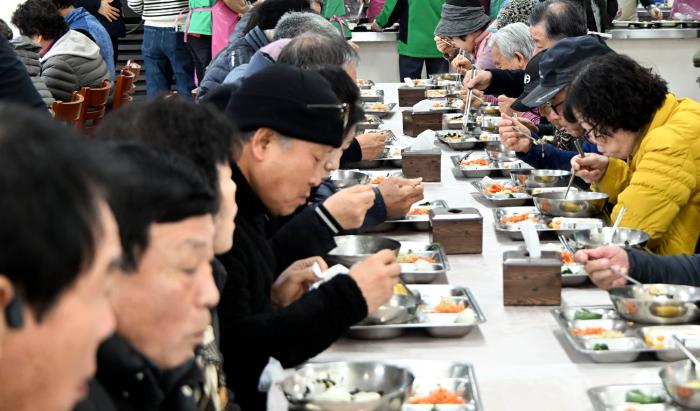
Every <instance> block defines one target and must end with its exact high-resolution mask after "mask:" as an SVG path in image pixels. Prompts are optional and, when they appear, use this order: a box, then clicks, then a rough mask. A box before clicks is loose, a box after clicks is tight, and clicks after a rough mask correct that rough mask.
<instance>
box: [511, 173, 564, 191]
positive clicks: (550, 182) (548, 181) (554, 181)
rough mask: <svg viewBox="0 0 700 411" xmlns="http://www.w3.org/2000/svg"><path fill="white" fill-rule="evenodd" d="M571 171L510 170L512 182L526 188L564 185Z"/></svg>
mask: <svg viewBox="0 0 700 411" xmlns="http://www.w3.org/2000/svg"><path fill="white" fill-rule="evenodd" d="M569 177H571V173H570V172H569V171H566V170H516V171H511V173H510V178H511V180H513V183H515V184H519V185H524V186H525V187H526V188H545V187H566V185H567V183H568V182H569Z"/></svg>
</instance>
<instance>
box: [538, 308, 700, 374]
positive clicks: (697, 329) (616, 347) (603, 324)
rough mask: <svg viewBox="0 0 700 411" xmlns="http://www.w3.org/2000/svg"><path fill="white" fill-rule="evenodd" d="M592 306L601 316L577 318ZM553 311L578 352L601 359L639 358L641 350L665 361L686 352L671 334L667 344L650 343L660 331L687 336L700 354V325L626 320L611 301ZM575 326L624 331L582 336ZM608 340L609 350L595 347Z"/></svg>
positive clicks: (627, 360)
mask: <svg viewBox="0 0 700 411" xmlns="http://www.w3.org/2000/svg"><path fill="white" fill-rule="evenodd" d="M583 308H585V309H588V310H590V311H593V312H596V313H600V314H602V315H603V318H602V319H600V320H575V319H574V318H575V317H574V316H575V313H576V311H577V310H580V309H583ZM551 312H552V315H553V316H554V318H555V319H556V321H557V323H558V324H559V327H560V328H561V329H562V331H563V332H564V334H565V335H566V339H567V341H568V342H569V344H571V346H572V347H573V348H574V350H576V351H577V352H579V353H581V354H583V355H586V356H588V357H590V359H591V360H593V362H598V363H621V362H632V361H635V360H637V358H639V356H640V355H641V354H645V353H650V354H654V355H655V356H656V358H657V359H659V360H661V361H678V360H681V359H684V358H685V355H683V353H682V352H681V351H680V350H679V349H676V348H673V347H674V346H675V344H674V343H673V341H672V340H671V339H670V338H665V337H664V339H663V341H664V348H660V347H659V348H654V347H653V346H650V345H649V344H650V343H652V342H657V340H656V338H655V336H656V335H665V336H667V335H670V334H678V335H681V336H683V337H684V338H685V343H686V346H687V347H688V349H690V350H691V351H692V352H693V353H694V354H695V355H698V354H700V325H692V324H690V325H667V326H650V325H646V324H638V323H634V322H631V321H625V320H623V319H621V318H620V316H619V315H618V314H617V312H616V311H615V309H614V308H613V307H612V306H610V305H593V306H569V307H564V308H562V307H560V308H554V309H552V311H551ZM575 327H586V328H589V327H600V328H603V329H605V330H616V331H619V332H621V333H623V335H624V336H623V337H618V338H592V337H579V336H575V335H573V334H572V333H571V332H570V329H571V328H575ZM600 343H605V344H607V345H608V347H609V350H604V351H599V350H594V349H593V348H594V346H595V344H600Z"/></svg>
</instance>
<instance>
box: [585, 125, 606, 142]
mask: <svg viewBox="0 0 700 411" xmlns="http://www.w3.org/2000/svg"><path fill="white" fill-rule="evenodd" d="M599 127H600V124H597V125H595V126H593V127H591V128H590V129H589V130H585V131H584V132H583V138H584V139H585V140H586V141H588V142H589V143H591V144H596V143H595V142H594V141H592V139H595V141H596V142H604V141H605V140H607V139H608V138H610V136H609V135H608V134H606V133H605V132H603V131H601V130H600V128H599Z"/></svg>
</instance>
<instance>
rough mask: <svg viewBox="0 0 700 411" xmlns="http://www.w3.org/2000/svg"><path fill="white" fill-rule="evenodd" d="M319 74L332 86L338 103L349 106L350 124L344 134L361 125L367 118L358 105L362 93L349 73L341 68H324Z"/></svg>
mask: <svg viewBox="0 0 700 411" xmlns="http://www.w3.org/2000/svg"><path fill="white" fill-rule="evenodd" d="M318 73H319V74H320V75H321V76H323V78H325V79H326V80H328V82H329V83H330V84H331V88H332V89H333V92H334V93H335V95H336V96H337V97H338V101H340V102H341V103H345V104H347V105H348V109H349V110H350V113H349V116H348V124H347V126H345V130H343V132H344V133H347V132H348V131H349V129H350V128H351V127H352V126H354V125H355V124H357V123H359V122H360V120H362V119H363V118H364V116H365V111H364V110H363V109H362V106H361V105H359V104H358V101H359V100H360V91H359V90H358V88H357V84H356V83H355V82H354V81H353V80H352V79H351V78H350V76H349V75H348V73H346V72H345V70H343V69H342V68H340V67H333V66H328V67H323V68H321V69H319V70H318Z"/></svg>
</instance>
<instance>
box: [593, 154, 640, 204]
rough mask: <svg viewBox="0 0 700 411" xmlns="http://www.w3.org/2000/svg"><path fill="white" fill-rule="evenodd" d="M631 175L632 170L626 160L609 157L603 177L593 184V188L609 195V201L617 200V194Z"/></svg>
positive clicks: (627, 182) (627, 183)
mask: <svg viewBox="0 0 700 411" xmlns="http://www.w3.org/2000/svg"><path fill="white" fill-rule="evenodd" d="M631 177H632V172H631V171H630V168H629V165H628V164H627V163H626V162H624V161H622V160H620V159H618V158H610V159H609V161H608V169H607V170H606V171H605V175H604V176H603V179H602V180H600V182H598V183H597V184H594V185H593V188H594V190H595V191H600V192H602V193H605V194H607V195H609V196H610V201H612V202H617V196H618V195H620V193H621V192H622V190H623V189H624V188H625V187H627V186H628V185H629V183H630V178H631Z"/></svg>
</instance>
